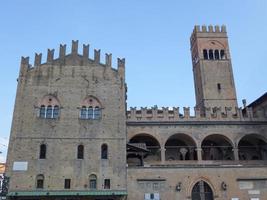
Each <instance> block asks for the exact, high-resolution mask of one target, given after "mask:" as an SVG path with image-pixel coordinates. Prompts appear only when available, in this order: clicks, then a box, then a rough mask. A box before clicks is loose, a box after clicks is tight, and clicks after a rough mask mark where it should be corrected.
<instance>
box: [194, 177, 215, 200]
mask: <svg viewBox="0 0 267 200" xmlns="http://www.w3.org/2000/svg"><path fill="white" fill-rule="evenodd" d="M191 196H192V200H213V199H214V198H213V192H212V189H211V188H210V186H209V185H208V184H207V183H206V182H205V181H202V180H201V181H199V182H197V183H196V184H195V185H194V187H193V189H192V194H191Z"/></svg>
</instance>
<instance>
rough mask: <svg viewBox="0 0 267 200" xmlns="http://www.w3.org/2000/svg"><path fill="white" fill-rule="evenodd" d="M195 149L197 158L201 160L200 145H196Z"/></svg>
mask: <svg viewBox="0 0 267 200" xmlns="http://www.w3.org/2000/svg"><path fill="white" fill-rule="evenodd" d="M196 151H197V160H199V161H200V160H202V148H201V147H198V148H196Z"/></svg>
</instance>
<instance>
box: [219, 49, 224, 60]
mask: <svg viewBox="0 0 267 200" xmlns="http://www.w3.org/2000/svg"><path fill="white" fill-rule="evenodd" d="M220 54H221V55H220V56H221V59H222V60H223V59H225V52H224V50H221V52H220Z"/></svg>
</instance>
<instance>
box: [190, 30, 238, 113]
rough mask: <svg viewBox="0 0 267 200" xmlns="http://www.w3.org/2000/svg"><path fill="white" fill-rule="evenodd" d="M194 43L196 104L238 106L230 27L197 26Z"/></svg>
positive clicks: (192, 45) (192, 46) (201, 106)
mask: <svg viewBox="0 0 267 200" xmlns="http://www.w3.org/2000/svg"><path fill="white" fill-rule="evenodd" d="M190 42H191V55H192V63H193V73H194V83H195V94H196V107H198V108H202V109H203V108H205V107H221V108H225V107H233V108H234V107H237V99H236V90H235V83H234V77H233V70H232V64H231V57H230V52H229V45H228V37H227V33H226V27H225V26H222V27H219V26H215V27H213V26H208V28H207V27H206V26H202V27H201V28H200V26H195V27H194V31H193V33H192V35H191V39H190Z"/></svg>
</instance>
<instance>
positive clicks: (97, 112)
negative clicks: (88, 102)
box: [94, 107, 101, 119]
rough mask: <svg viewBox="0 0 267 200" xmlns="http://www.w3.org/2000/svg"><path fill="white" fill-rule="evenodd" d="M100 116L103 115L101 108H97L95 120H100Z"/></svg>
mask: <svg viewBox="0 0 267 200" xmlns="http://www.w3.org/2000/svg"><path fill="white" fill-rule="evenodd" d="M100 115H101V110H100V108H99V107H95V109H94V118H95V119H99V118H100Z"/></svg>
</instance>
